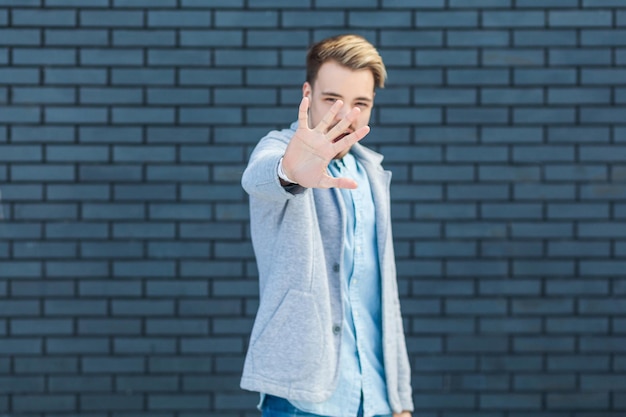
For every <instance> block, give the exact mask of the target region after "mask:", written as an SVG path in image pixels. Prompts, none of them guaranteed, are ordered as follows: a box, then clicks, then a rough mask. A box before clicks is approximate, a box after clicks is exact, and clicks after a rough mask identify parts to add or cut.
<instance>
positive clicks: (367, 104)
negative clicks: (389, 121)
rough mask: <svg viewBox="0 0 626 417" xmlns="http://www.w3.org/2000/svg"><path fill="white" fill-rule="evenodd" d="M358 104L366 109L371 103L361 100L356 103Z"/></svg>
mask: <svg viewBox="0 0 626 417" xmlns="http://www.w3.org/2000/svg"><path fill="white" fill-rule="evenodd" d="M356 106H357V107H361V108H364V109H365V108H367V107H369V103H365V102H363V101H359V102H357V103H356Z"/></svg>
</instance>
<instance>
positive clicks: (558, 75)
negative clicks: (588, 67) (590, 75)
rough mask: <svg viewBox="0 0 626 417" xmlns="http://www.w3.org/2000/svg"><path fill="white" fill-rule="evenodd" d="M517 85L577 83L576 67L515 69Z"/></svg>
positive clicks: (514, 75)
mask: <svg viewBox="0 0 626 417" xmlns="http://www.w3.org/2000/svg"><path fill="white" fill-rule="evenodd" d="M513 77H514V83H515V85H566V84H575V83H576V70H574V69H552V68H543V69H528V68H520V69H515V70H514V72H513Z"/></svg>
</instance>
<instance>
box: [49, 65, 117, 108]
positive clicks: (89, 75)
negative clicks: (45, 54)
mask: <svg viewBox="0 0 626 417" xmlns="http://www.w3.org/2000/svg"><path fill="white" fill-rule="evenodd" d="M44 80H45V84H58V85H79V84H105V83H106V80H107V73H106V70H104V69H93V68H62V69H61V68H45V69H44ZM54 110H58V109H48V111H54ZM89 110H90V109H85V111H86V112H88V111H89ZM105 120H106V119H105Z"/></svg>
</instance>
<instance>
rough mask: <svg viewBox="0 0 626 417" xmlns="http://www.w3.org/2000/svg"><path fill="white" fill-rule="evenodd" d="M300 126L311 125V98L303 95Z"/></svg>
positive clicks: (299, 116)
mask: <svg viewBox="0 0 626 417" xmlns="http://www.w3.org/2000/svg"><path fill="white" fill-rule="evenodd" d="M298 126H299V127H305V128H308V127H309V98H308V97H302V100H301V101H300V107H298Z"/></svg>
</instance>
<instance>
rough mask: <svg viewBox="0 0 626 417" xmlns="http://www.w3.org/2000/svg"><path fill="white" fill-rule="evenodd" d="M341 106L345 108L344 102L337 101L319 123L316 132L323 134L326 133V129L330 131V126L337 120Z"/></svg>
mask: <svg viewBox="0 0 626 417" xmlns="http://www.w3.org/2000/svg"><path fill="white" fill-rule="evenodd" d="M341 106H343V101H341V100H337V101H335V102H334V103H333V105H332V106H331V107H330V109H329V110H328V111H327V112H326V114H325V115H324V117H323V118H322V121H321V122H319V124H318V125H317V126H315V130H317V131H318V132H321V133H326V129H328V126H330V125H331V124H332V123H333V121H334V120H335V116H337V113H338V112H339V109H341Z"/></svg>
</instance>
